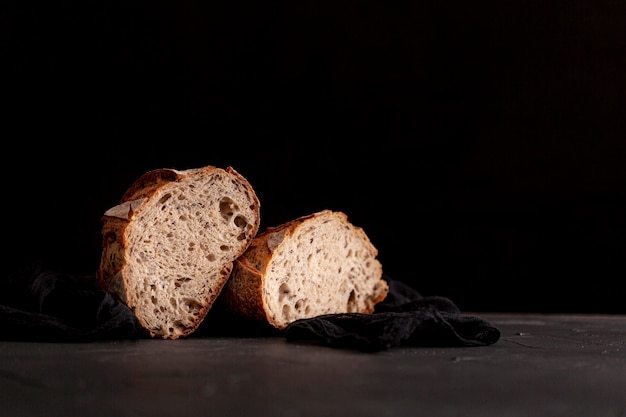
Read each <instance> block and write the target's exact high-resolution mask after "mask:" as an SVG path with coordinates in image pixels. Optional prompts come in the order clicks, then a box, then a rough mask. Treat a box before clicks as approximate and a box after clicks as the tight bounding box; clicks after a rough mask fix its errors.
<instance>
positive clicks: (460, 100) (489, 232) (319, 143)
mask: <svg viewBox="0 0 626 417" xmlns="http://www.w3.org/2000/svg"><path fill="white" fill-rule="evenodd" d="M7 4H8V7H7V6H2V8H3V9H4V10H3V11H2V22H0V23H1V24H0V27H1V29H0V30H2V53H1V57H2V58H1V59H2V67H3V72H4V73H5V75H4V77H3V82H2V84H3V87H2V90H3V92H2V100H3V101H4V102H5V106H4V108H5V110H3V112H2V119H3V120H4V122H3V125H4V127H3V133H2V136H3V138H4V140H3V143H4V146H3V149H4V151H3V156H4V158H3V159H4V161H5V163H4V173H5V174H4V181H3V187H2V188H3V191H4V200H3V213H4V216H3V217H4V220H5V223H6V224H8V228H7V229H8V230H7V231H6V233H5V234H4V241H5V245H4V254H5V266H7V267H9V269H11V268H13V267H19V266H20V265H21V264H23V263H24V262H28V261H29V260H32V259H44V260H45V261H46V262H48V264H49V265H51V266H52V267H54V268H59V269H62V270H65V271H67V272H70V273H92V272H94V271H95V270H96V269H97V266H98V263H99V256H100V223H99V221H100V216H101V215H102V213H103V212H104V211H105V210H106V209H107V208H109V207H110V206H113V205H115V204H117V202H118V201H119V199H120V197H121V196H122V194H123V192H124V191H125V189H126V187H127V186H129V185H130V183H131V182H132V181H134V180H135V179H136V178H137V177H138V176H139V175H141V174H142V173H143V172H145V171H147V170H150V169H154V168H160V167H172V168H180V169H184V168H193V167H199V166H204V165H216V166H221V167H225V166H228V165H230V166H233V167H234V168H235V169H236V170H238V171H239V172H240V173H241V174H243V175H244V176H245V177H246V178H247V179H248V180H249V181H250V182H251V184H252V185H253V187H255V189H256V191H257V194H258V196H259V198H260V200H261V205H262V212H261V213H262V227H265V226H270V225H277V224H278V223H281V222H283V221H287V220H290V219H291V218H294V217H296V216H300V215H304V214H309V213H312V212H314V211H317V210H321V209H325V208H329V209H335V210H342V211H344V212H346V213H347V214H348V216H349V219H350V220H351V221H352V222H353V223H354V224H356V225H358V226H361V227H363V229H364V230H365V232H366V233H367V234H368V235H369V237H370V239H371V240H372V242H373V243H374V244H375V246H377V248H378V249H379V258H380V260H381V262H382V263H383V267H384V270H385V272H386V273H387V274H389V275H390V276H392V277H394V278H397V279H401V280H404V281H406V282H408V283H410V284H411V285H413V286H414V287H415V288H416V289H418V290H419V291H420V292H422V293H423V294H424V295H442V296H447V297H449V298H451V299H452V300H453V301H454V302H456V304H457V305H458V306H459V307H460V308H461V309H462V310H465V311H528V312H576V313H578V312H592V313H626V303H625V302H624V290H623V288H622V287H623V286H622V281H623V279H624V276H625V272H626V257H625V252H626V245H625V242H626V239H625V236H626V233H625V232H626V227H625V221H624V216H625V214H626V210H625V209H626V199H625V197H624V195H625V193H624V190H625V189H626V188H625V186H626V174H625V170H626V168H625V161H626V159H625V157H626V134H625V133H626V129H625V115H626V113H625V108H626V107H625V104H626V103H625V98H626V36H624V35H625V32H624V25H623V24H624V21H625V17H626V6H625V5H626V3H624V2H620V1H605V0H600V1H591V0H589V1H582V0H576V1H569V2H543V1H523V2H522V1H518V2H496V1H490V2H488V1H473V2H469V1H443V2H441V1H436V2H419V1H416V2H404V1H400V2H393V1H391V2H374V1H369V0H366V1H348V2H343V1H319V2H308V1H305V2H269V3H268V2H245V3H242V2H201V1H178V2H162V1H137V0H131V1H124V2H122V1H119V2H118V1H115V2H113V1H111V2H105V1H81V2H78V1H76V2H71V1H64V2H61V1H50V2H45V3H44V2H42V3H33V2H28V1H15V2H13V3H11V2H7Z"/></svg>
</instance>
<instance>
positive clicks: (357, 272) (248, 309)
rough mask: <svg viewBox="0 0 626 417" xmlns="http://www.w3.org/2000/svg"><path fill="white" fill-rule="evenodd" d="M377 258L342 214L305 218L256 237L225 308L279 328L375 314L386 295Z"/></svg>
mask: <svg viewBox="0 0 626 417" xmlns="http://www.w3.org/2000/svg"><path fill="white" fill-rule="evenodd" d="M377 256H378V250H377V249H376V248H375V247H374V246H373V244H372V243H371V242H370V240H369V238H368V236H367V235H366V234H365V232H364V231H363V229H362V228H360V227H356V226H354V225H353V224H351V223H350V222H349V221H348V217H347V215H346V214H344V213H343V212H338V211H331V210H323V211H320V212H316V213H313V214H311V215H308V216H303V217H300V218H297V219H294V220H292V221H289V222H287V223H285V224H283V225H280V226H277V227H269V228H267V229H266V230H265V231H264V232H262V233H259V234H258V235H257V236H256V237H255V238H254V239H253V241H252V243H251V244H250V246H249V248H248V249H247V251H246V252H245V253H244V254H243V256H241V257H240V258H238V259H237V260H236V261H235V265H234V267H233V271H232V273H231V276H230V279H229V280H228V282H227V283H226V286H225V287H224V290H223V291H222V293H221V295H220V305H222V304H223V306H224V307H225V308H226V309H227V310H228V311H230V312H231V313H233V314H234V315H236V316H239V317H243V318H246V319H251V320H256V321H265V322H267V323H269V324H271V325H272V326H274V327H275V328H277V329H284V328H285V327H287V325H289V324H290V323H291V322H293V321H295V320H297V319H301V318H310V317H314V316H318V315H322V314H331V313H347V312H357V313H371V312H373V311H374V307H375V305H376V304H377V303H379V302H380V301H382V300H383V299H384V298H385V297H386V296H387V292H388V286H387V282H386V281H384V280H383V279H382V265H381V263H380V262H379V261H378V259H377ZM222 302H223V303H222Z"/></svg>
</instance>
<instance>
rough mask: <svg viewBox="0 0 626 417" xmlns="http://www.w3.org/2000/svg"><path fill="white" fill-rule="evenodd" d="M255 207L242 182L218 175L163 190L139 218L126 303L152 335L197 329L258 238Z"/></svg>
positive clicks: (132, 231) (130, 231)
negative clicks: (241, 256)
mask: <svg viewBox="0 0 626 417" xmlns="http://www.w3.org/2000/svg"><path fill="white" fill-rule="evenodd" d="M200 181H201V182H200ZM251 203H252V198H251V197H250V195H249V194H248V190H246V189H245V187H244V186H243V185H241V184H239V183H238V182H237V181H236V180H234V179H231V178H230V177H229V176H227V175H226V174H223V173H215V174H212V175H210V176H206V177H201V178H200V179H199V177H198V176H194V177H186V178H183V179H181V180H180V181H179V182H176V183H172V184H170V185H169V186H164V187H162V188H160V189H158V190H156V192H155V195H153V196H152V197H151V199H150V201H149V203H148V204H149V206H143V207H141V209H140V210H139V211H138V212H137V213H135V217H134V218H133V221H132V222H130V224H129V226H128V228H127V230H126V239H127V241H128V250H127V252H126V254H125V256H126V260H125V261H126V262H125V264H126V269H125V272H124V273H125V285H126V287H127V296H128V300H127V302H128V304H129V305H131V306H134V311H135V314H136V315H137V316H138V317H139V318H140V320H141V321H142V322H143V324H144V325H145V327H146V328H147V329H148V330H149V331H150V332H151V333H153V334H155V335H160V336H163V337H170V338H176V337H178V336H179V335H181V334H183V333H184V332H185V329H188V328H192V327H194V326H196V325H197V324H198V320H199V317H201V316H202V315H203V313H205V312H206V310H207V309H208V307H210V305H211V304H212V303H213V301H214V300H215V298H216V297H217V295H218V294H219V291H220V290H221V287H222V286H223V284H224V283H225V281H226V280H227V278H228V275H229V274H230V271H231V268H232V261H233V260H234V259H235V258H236V257H237V256H238V255H239V254H240V253H241V252H242V251H243V250H245V246H246V245H247V244H248V242H249V238H251V236H250V237H249V236H248V235H249V233H250V230H251V229H252V228H253V225H254V223H255V214H254V211H253V209H252V208H251V206H250V205H251Z"/></svg>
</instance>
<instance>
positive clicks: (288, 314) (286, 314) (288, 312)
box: [283, 304, 291, 320]
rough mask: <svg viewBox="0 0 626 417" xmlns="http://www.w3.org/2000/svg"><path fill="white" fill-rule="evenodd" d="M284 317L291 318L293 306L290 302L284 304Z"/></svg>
mask: <svg viewBox="0 0 626 417" xmlns="http://www.w3.org/2000/svg"><path fill="white" fill-rule="evenodd" d="M283 318H284V319H285V320H291V306H290V305H288V304H285V305H283Z"/></svg>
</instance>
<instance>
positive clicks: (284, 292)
mask: <svg viewBox="0 0 626 417" xmlns="http://www.w3.org/2000/svg"><path fill="white" fill-rule="evenodd" d="M278 292H279V294H278V301H280V302H282V301H283V300H284V299H285V297H287V296H288V295H289V293H290V292H291V289H290V288H289V286H288V285H287V284H286V283H283V284H280V287H279V288H278Z"/></svg>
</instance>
